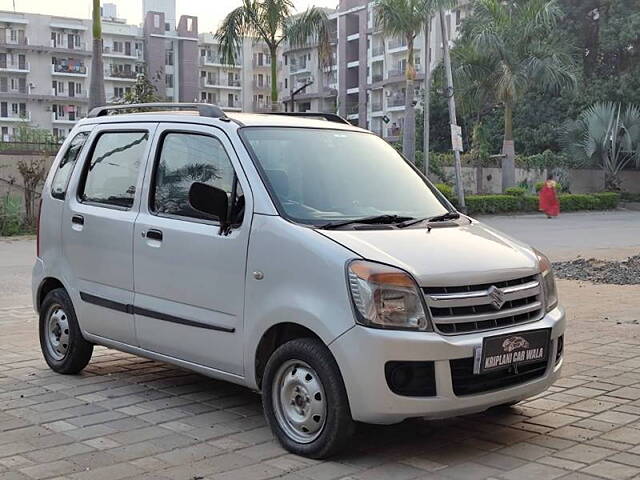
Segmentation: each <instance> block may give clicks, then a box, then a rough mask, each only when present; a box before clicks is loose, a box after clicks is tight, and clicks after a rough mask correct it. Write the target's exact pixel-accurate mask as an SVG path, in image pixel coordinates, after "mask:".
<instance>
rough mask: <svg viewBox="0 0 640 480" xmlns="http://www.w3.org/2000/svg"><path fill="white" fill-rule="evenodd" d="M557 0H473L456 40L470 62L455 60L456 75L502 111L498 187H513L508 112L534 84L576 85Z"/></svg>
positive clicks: (553, 88) (548, 86)
mask: <svg viewBox="0 0 640 480" xmlns="http://www.w3.org/2000/svg"><path fill="white" fill-rule="evenodd" d="M562 13H563V12H562V10H561V9H560V7H559V4H558V0H513V1H510V2H503V1H501V0H475V2H474V4H473V15H471V16H470V17H469V18H468V19H467V20H466V21H465V24H464V26H463V32H462V37H461V40H460V41H459V43H460V44H461V45H463V47H461V48H464V49H465V50H466V53H467V55H468V56H472V57H473V59H474V62H465V61H464V57H462V56H461V57H460V58H458V62H457V64H456V73H457V78H458V79H459V81H460V82H461V84H463V85H465V84H466V85H467V87H469V86H472V88H471V90H473V89H475V92H476V93H475V95H476V96H477V97H478V98H479V97H483V98H484V100H483V102H482V103H485V104H486V103H493V104H497V105H500V106H501V107H502V108H503V111H504V136H503V145H502V153H503V155H504V158H503V165H502V187H503V189H505V188H507V187H510V186H514V185H515V145H514V136H513V112H514V108H515V107H516V105H517V104H518V102H519V101H520V100H521V99H522V97H523V96H524V95H525V94H526V93H527V92H528V91H529V90H530V89H531V88H533V87H534V86H538V87H540V88H542V89H543V90H545V91H560V90H561V89H563V88H573V87H574V86H575V85H576V73H575V68H574V63H573V60H572V58H571V56H570V54H569V52H568V51H567V46H566V42H563V41H562V39H561V37H560V34H559V33H560V32H559V31H560V29H559V27H558V22H559V21H560V20H561V18H562ZM468 91H469V90H468Z"/></svg>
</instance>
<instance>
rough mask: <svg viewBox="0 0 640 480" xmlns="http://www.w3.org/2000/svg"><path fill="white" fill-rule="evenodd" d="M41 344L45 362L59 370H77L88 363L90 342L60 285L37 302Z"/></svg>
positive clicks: (90, 350)
mask: <svg viewBox="0 0 640 480" xmlns="http://www.w3.org/2000/svg"><path fill="white" fill-rule="evenodd" d="M39 326H40V347H41V349H42V354H43V355H44V359H45V361H46V362H47V365H49V367H50V368H51V369H52V370H54V371H55V372H58V373H67V374H72V373H78V372H80V371H81V370H82V369H83V368H84V367H86V366H87V364H88V363H89V360H91V355H92V354H93V344H91V343H89V342H87V341H86V340H85V339H84V338H83V337H82V333H81V331H80V327H79V326H78V321H77V319H76V313H75V310H74V309H73V304H72V303H71V299H70V298H69V295H68V294H67V292H66V291H65V290H63V289H61V288H58V289H55V290H52V291H51V292H49V293H48V294H47V296H46V297H45V299H44V301H43V302H42V305H40V325H39Z"/></svg>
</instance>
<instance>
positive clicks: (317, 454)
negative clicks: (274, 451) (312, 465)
mask: <svg viewBox="0 0 640 480" xmlns="http://www.w3.org/2000/svg"><path fill="white" fill-rule="evenodd" d="M262 402H263V406H264V411H265V416H266V418H267V421H268V422H269V424H270V426H271V429H272V431H273V432H274V434H275V436H276V437H277V438H278V440H279V441H280V443H281V444H282V445H283V446H284V447H285V448H286V449H287V450H289V451H291V452H292V453H295V454H298V455H305V456H308V457H313V458H325V457H327V456H329V455H331V454H333V453H335V452H336V451H337V450H338V449H340V448H341V447H342V446H343V445H345V444H346V442H348V440H349V438H350V437H351V435H352V433H353V429H354V424H353V420H352V419H351V412H350V410H349V403H348V400H347V394H346V391H345V388H344V384H343V382H342V376H341V375H340V371H339V369H338V365H337V364H336V362H335V359H334V358H333V356H332V355H331V352H329V350H328V349H327V347H326V346H325V345H324V344H323V343H322V342H320V341H319V340H317V339H312V338H300V339H296V340H291V341H290V342H287V343H285V344H284V345H282V346H280V347H279V348H278V349H277V350H276V351H275V352H274V353H273V355H272V356H271V358H270V359H269V361H268V362H267V365H266V368H265V374H264V379H263V397H262Z"/></svg>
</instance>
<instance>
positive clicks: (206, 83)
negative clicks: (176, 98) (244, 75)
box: [200, 77, 242, 87]
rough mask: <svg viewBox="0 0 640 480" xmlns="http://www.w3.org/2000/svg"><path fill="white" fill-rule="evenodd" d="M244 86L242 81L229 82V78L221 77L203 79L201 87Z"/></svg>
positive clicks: (201, 79)
mask: <svg viewBox="0 0 640 480" xmlns="http://www.w3.org/2000/svg"><path fill="white" fill-rule="evenodd" d="M241 85H242V84H241V82H240V80H229V79H228V78H220V77H201V78H200V86H201V87H240V86H241Z"/></svg>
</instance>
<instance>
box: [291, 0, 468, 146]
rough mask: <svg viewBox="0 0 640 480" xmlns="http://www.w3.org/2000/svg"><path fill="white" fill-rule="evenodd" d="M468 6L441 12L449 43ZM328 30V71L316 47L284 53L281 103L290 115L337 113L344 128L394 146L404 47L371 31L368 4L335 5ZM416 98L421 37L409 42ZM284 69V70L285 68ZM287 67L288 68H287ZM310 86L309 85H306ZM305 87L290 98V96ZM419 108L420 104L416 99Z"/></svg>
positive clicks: (437, 38) (437, 51) (435, 39)
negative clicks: (330, 43) (354, 126)
mask: <svg viewBox="0 0 640 480" xmlns="http://www.w3.org/2000/svg"><path fill="white" fill-rule="evenodd" d="M467 9H468V1H467V0H461V1H460V2H459V6H458V7H457V8H455V9H451V10H448V11H446V12H445V25H446V28H447V31H448V35H449V38H450V40H451V39H453V40H455V38H456V35H457V31H458V27H459V25H460V22H461V20H462V19H463V18H464V17H465V15H467V14H468V10H467ZM328 15H329V19H330V22H331V28H332V29H334V31H335V34H334V36H333V38H332V39H333V41H334V44H333V46H332V48H333V53H332V58H331V62H330V63H329V65H327V64H326V62H325V63H323V62H321V61H320V60H319V58H318V49H317V45H311V44H308V45H305V46H304V47H303V48H298V49H293V48H290V47H285V49H284V51H283V55H284V59H283V62H284V64H285V65H284V67H285V68H284V70H283V77H284V81H283V83H282V84H281V88H280V92H281V99H282V100H284V101H285V102H286V103H287V105H285V107H286V108H287V109H288V110H289V111H291V109H292V108H293V109H294V110H295V111H302V112H304V111H327V112H336V111H337V112H338V113H339V114H340V115H342V116H344V117H346V118H347V119H348V120H349V121H350V122H352V123H354V124H357V125H360V126H362V127H364V128H368V129H370V130H372V131H373V132H375V133H377V134H378V135H380V136H382V137H384V138H386V139H388V140H390V141H397V140H398V139H399V138H400V134H401V131H402V127H403V123H404V110H405V79H406V67H407V52H408V49H407V42H406V39H404V38H389V37H387V36H385V35H384V34H383V32H382V31H381V30H380V29H379V28H378V27H377V22H376V17H375V8H374V2H373V0H341V1H340V4H339V6H338V8H337V10H335V11H331V12H328ZM430 30H431V38H430V41H431V43H430V44H431V55H430V57H431V63H430V65H429V66H428V68H430V69H431V70H433V69H434V68H435V67H436V66H437V65H438V64H439V63H440V62H441V61H442V55H443V54H442V35H441V30H440V22H439V19H438V18H433V19H432V23H431V29H430ZM414 49H415V63H416V70H417V79H416V92H417V94H419V92H420V90H421V89H422V88H423V86H424V78H425V62H424V59H425V55H424V34H423V33H421V34H420V35H419V36H418V37H417V38H416V40H415V45H414ZM287 64H288V65H287ZM287 67H288V68H287ZM311 82H313V83H311ZM307 84H310V86H308V87H306V88H304V89H303V90H301V91H300V92H299V94H298V95H296V96H295V99H294V102H293V103H294V105H291V93H292V92H294V91H295V90H296V89H298V88H301V87H303V86H304V85H307ZM416 100H417V101H418V102H420V98H417V99H416Z"/></svg>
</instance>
